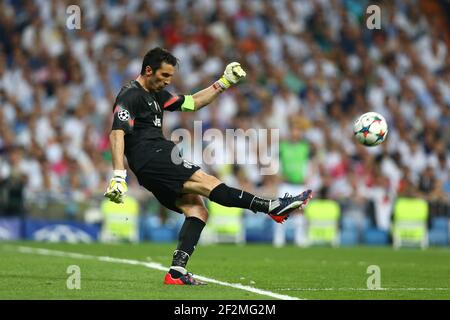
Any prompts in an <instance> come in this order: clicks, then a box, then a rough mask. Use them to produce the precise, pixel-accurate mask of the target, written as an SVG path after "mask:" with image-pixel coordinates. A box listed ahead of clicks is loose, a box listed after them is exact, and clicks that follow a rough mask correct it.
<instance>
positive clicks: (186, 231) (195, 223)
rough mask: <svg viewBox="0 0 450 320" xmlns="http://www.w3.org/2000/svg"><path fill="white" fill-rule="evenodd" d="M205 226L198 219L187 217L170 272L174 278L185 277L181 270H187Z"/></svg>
mask: <svg viewBox="0 0 450 320" xmlns="http://www.w3.org/2000/svg"><path fill="white" fill-rule="evenodd" d="M204 226H205V223H204V222H203V221H202V220H200V219H198V218H196V217H187V218H186V220H184V223H183V226H182V227H181V230H180V233H179V236H178V246H177V250H175V251H174V252H173V259H172V267H171V268H170V270H169V273H170V274H171V275H172V277H174V278H179V277H180V276H182V275H183V273H182V271H181V270H184V269H185V268H186V264H187V262H188V260H189V257H190V256H191V255H192V253H193V252H194V249H195V246H196V245H197V243H198V239H200V234H201V233H202V230H203V227H204Z"/></svg>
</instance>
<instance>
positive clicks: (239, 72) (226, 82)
mask: <svg viewBox="0 0 450 320" xmlns="http://www.w3.org/2000/svg"><path fill="white" fill-rule="evenodd" d="M246 75H247V74H246V73H245V71H244V69H242V67H241V64H240V63H239V62H232V63H230V64H228V65H227V67H226V68H225V71H224V73H223V75H222V77H220V79H219V80H218V81H217V82H218V83H219V85H220V86H221V87H222V89H223V90H225V89H228V88H229V87H230V86H231V85H232V84H236V83H238V82H239V81H240V80H241V79H242V78H244V77H245V76H246Z"/></svg>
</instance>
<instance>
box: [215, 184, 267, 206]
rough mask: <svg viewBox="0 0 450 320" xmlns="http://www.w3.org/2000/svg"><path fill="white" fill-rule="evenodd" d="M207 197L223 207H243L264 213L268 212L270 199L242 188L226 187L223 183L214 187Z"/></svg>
mask: <svg viewBox="0 0 450 320" xmlns="http://www.w3.org/2000/svg"><path fill="white" fill-rule="evenodd" d="M209 199H210V200H211V201H214V202H217V203H218V204H221V205H223V206H225V207H237V208H244V209H250V210H252V211H255V212H258V211H259V212H264V213H268V212H269V208H270V203H271V200H266V199H262V198H259V197H256V196H255V195H253V194H251V193H248V192H245V191H244V190H239V189H236V188H232V187H228V186H227V185H226V184H225V183H222V184H219V185H218V186H217V187H215V188H214V189H213V190H212V191H211V193H210V194H209Z"/></svg>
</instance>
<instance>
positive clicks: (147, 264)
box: [4, 245, 304, 300]
mask: <svg viewBox="0 0 450 320" xmlns="http://www.w3.org/2000/svg"><path fill="white" fill-rule="evenodd" d="M4 247H7V248H12V249H17V251H18V252H20V253H29V254H39V255H45V256H56V257H69V258H75V259H92V260H98V261H102V262H112V263H121V264H130V265H139V266H144V267H147V268H150V269H156V270H160V271H168V270H169V268H167V267H164V266H163V265H162V264H160V263H155V262H144V261H139V260H130V259H121V258H114V257H107V256H94V255H89V254H84V253H76V252H66V251H59V250H51V249H44V248H33V247H25V246H17V247H15V246H10V245H8V246H4ZM195 277H196V278H197V279H199V280H202V281H206V282H210V283H215V284H218V285H222V286H226V287H232V288H235V289H240V290H244V291H249V292H253V293H256V294H260V295H263V296H268V297H272V298H276V299H280V300H304V299H300V298H297V297H291V296H288V295H284V294H278V293H275V292H271V291H267V290H262V289H258V288H254V287H250V286H245V285H242V284H240V283H229V282H225V281H219V280H216V279H212V278H207V277H203V276H199V275H195Z"/></svg>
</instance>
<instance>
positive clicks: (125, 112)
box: [117, 109, 130, 121]
mask: <svg viewBox="0 0 450 320" xmlns="http://www.w3.org/2000/svg"><path fill="white" fill-rule="evenodd" d="M117 116H118V117H119V120H121V121H128V119H130V113H129V112H128V110H125V109H121V110H120V111H119V112H118V113H117Z"/></svg>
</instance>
